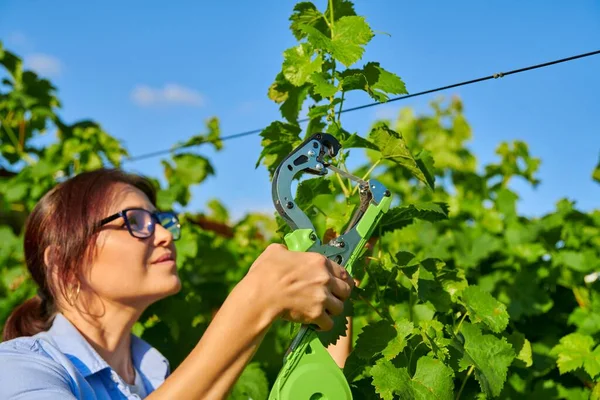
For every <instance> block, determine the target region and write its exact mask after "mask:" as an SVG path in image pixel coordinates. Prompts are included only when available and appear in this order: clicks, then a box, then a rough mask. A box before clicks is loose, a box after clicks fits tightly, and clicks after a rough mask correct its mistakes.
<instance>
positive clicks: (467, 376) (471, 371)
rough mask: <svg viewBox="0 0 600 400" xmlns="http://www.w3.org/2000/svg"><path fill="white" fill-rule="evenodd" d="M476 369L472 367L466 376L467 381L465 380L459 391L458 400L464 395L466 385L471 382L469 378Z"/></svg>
mask: <svg viewBox="0 0 600 400" xmlns="http://www.w3.org/2000/svg"><path fill="white" fill-rule="evenodd" d="M474 369H475V366H474V365H471V367H470V368H469V370H468V371H467V375H465V379H463V382H462V385H460V389H459V391H458V394H457V395H456V400H458V399H460V396H461V395H462V391H463V389H464V388H465V385H466V384H467V380H469V377H470V376H471V374H472V373H473V370H474Z"/></svg>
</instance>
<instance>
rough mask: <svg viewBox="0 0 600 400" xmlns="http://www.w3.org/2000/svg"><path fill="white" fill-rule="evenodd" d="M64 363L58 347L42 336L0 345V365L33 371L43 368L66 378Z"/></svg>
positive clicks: (18, 338) (22, 338)
mask: <svg viewBox="0 0 600 400" xmlns="http://www.w3.org/2000/svg"><path fill="white" fill-rule="evenodd" d="M65 361H68V360H67V358H66V357H65V356H64V354H63V353H62V352H61V351H60V349H59V348H58V346H57V345H56V344H55V343H54V342H53V341H52V339H51V338H49V337H46V336H44V335H35V336H22V337H17V338H14V339H11V340H7V341H4V342H2V343H0V364H4V365H11V366H15V367H18V368H28V367H31V368H34V369H38V368H40V367H41V366H43V368H45V369H48V368H50V369H51V370H52V371H53V372H54V373H58V374H60V375H62V376H65V377H68V375H69V374H68V371H67V370H66V369H65V365H64V364H65ZM5 362H7V363H6V364H5Z"/></svg>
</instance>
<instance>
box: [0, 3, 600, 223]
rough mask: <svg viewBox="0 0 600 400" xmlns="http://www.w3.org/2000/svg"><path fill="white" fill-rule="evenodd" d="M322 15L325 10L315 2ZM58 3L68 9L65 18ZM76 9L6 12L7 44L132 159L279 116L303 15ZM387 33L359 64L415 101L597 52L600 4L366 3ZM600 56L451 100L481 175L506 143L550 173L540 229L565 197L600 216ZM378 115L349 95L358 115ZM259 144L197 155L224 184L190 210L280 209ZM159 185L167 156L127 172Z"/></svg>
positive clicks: (526, 197)
mask: <svg viewBox="0 0 600 400" xmlns="http://www.w3.org/2000/svg"><path fill="white" fill-rule="evenodd" d="M315 3H316V4H317V5H318V6H319V7H320V8H323V4H324V2H323V1H318V2H315ZM59 4H60V7H59V6H58V5H59ZM166 4H167V3H165V2H158V1H141V0H132V1H126V2H123V1H115V0H106V1H103V2H81V1H74V0H65V1H61V2H58V3H57V2H49V1H42V0H0V40H2V41H3V42H4V44H5V46H6V47H7V48H8V49H10V50H13V51H15V52H17V54H19V55H20V56H22V57H24V59H25V61H26V64H27V65H28V66H29V67H31V68H33V69H36V70H37V71H38V72H39V73H41V74H43V75H45V76H48V77H49V78H51V79H52V81H53V82H54V83H55V85H56V86H57V87H58V90H59V92H58V94H59V97H60V98H61V99H62V102H63V109H62V116H63V117H64V119H65V120H67V121H75V120H79V119H83V118H91V119H94V120H96V121H98V122H100V123H101V124H102V125H103V126H104V128H105V129H106V130H107V131H108V132H110V133H111V134H112V135H114V136H115V137H117V138H119V139H121V140H123V141H124V143H125V145H126V147H127V148H128V150H129V151H130V153H131V154H132V155H138V154H143V153H147V152H151V151H154V150H157V149H163V148H168V147H170V146H171V145H172V144H173V143H175V142H178V141H182V140H185V139H187V138H188V137H189V136H191V135H194V134H197V133H198V132H200V131H203V130H204V121H205V120H206V119H207V118H209V117H211V116H217V117H218V118H219V119H220V121H221V126H222V130H223V134H224V135H228V134H233V133H237V132H240V131H245V130H249V129H255V128H261V127H264V126H266V125H267V124H269V123H270V122H271V121H273V120H275V119H278V118H279V112H278V106H277V105H276V104H275V103H273V102H271V101H270V100H269V99H268V98H267V97H266V91H267V88H268V86H269V85H270V83H271V82H272V80H273V79H274V77H275V75H276V73H277V72H278V71H279V70H280V67H281V61H282V53H283V51H284V50H285V49H287V48H289V47H291V46H292V45H294V43H295V39H294V38H293V36H292V35H291V33H290V31H289V29H288V26H289V22H288V17H289V15H290V13H291V11H292V8H293V6H294V4H295V2H294V1H287V0H285V1H282V0H263V1H255V2H246V1H237V2H216V1H212V2H199V1H178V2H171V3H169V5H168V6H166ZM356 9H357V12H358V13H359V14H360V15H363V16H365V17H366V19H367V21H368V22H369V23H370V25H371V27H372V28H373V29H374V30H375V31H380V32H387V33H388V34H389V35H391V36H387V35H383V34H380V35H377V36H376V37H375V38H374V39H373V41H372V42H371V43H370V44H369V45H368V46H367V51H366V52H365V55H364V58H363V60H364V61H365V62H367V61H379V62H381V64H382V66H383V67H385V68H386V69H388V70H390V71H393V72H395V73H397V74H398V75H400V76H401V77H402V79H403V80H404V81H405V83H406V86H407V89H408V91H409V92H411V93H413V92H418V91H421V90H425V89H430V88H433V87H437V86H443V85H446V84H451V83H455V82H459V81H463V80H468V79H472V78H476V77H481V76H486V75H489V74H492V73H495V72H501V71H507V70H511V69H514V68H520V67H524V66H528V65H531V64H537V63H541V62H545V61H550V60H553V59H558V58H563V57H568V56H571V55H575V54H579V53H585V52H590V51H594V50H598V49H600V2H598V1H594V0H579V1H576V2H548V1H542V0H531V1H527V2H523V1H516V0H505V1H486V2H481V1H461V2H442V1H438V2H427V1H421V2H407V1H398V0H393V1H392V0H386V1H384V0H370V1H366V0H363V1H356ZM599 72H600V55H597V56H593V57H590V58H586V59H580V60H576V61H573V62H569V63H565V64H560V65H555V66H551V67H548V68H544V69H540V70H536V71H531V72H526V73H522V74H518V75H513V76H509V77H505V78H503V79H500V80H491V81H486V82H484V83H479V84H476V85H472V86H467V87H461V88H457V89H453V90H450V91H446V92H443V93H442V94H443V95H444V96H451V95H458V96H460V97H461V98H462V100H463V102H464V105H465V114H466V116H467V118H468V120H469V122H470V123H471V126H472V128H473V133H474V138H473V140H472V141H471V142H470V144H469V147H470V148H471V149H472V151H473V152H474V153H475V154H476V155H477V157H478V159H479V161H480V164H482V163H486V162H490V161H493V160H495V159H496V158H495V154H494V151H495V149H496V147H497V145H498V144H499V143H500V142H501V141H511V140H515V139H519V140H524V141H526V142H527V143H528V144H529V146H530V151H531V152H532V154H533V155H534V156H536V157H540V158H541V159H542V165H541V168H540V173H539V177H540V179H541V180H542V184H541V185H540V186H538V188H537V189H535V190H532V189H529V188H527V187H526V186H525V185H523V184H520V183H518V182H516V183H515V185H514V188H515V189H516V190H517V191H518V192H519V194H520V196H521V199H520V202H519V210H520V211H521V212H523V213H526V214H528V215H541V214H543V213H545V212H548V211H550V210H552V209H553V207H554V204H555V203H556V201H558V200H559V199H560V198H563V197H567V198H570V199H573V200H576V201H577V204H578V206H579V207H580V208H582V209H584V210H590V209H593V208H598V202H599V200H600V185H598V184H596V183H595V182H593V181H592V179H591V172H592V170H593V168H594V166H595V165H596V163H597V162H598V158H599V155H600V127H599V124H598V115H599V113H600V100H599V97H598V93H600V75H599ZM439 95H440V94H435V95H428V96H423V97H419V98H415V99H410V100H408V101H402V102H395V103H390V104H386V105H381V106H378V107H373V108H370V109H365V110H362V111H357V112H354V113H349V114H346V115H345V116H344V117H343V118H344V120H345V127H346V129H348V130H351V131H356V132H358V133H359V134H361V135H365V134H366V133H367V130H368V127H369V126H370V124H371V123H372V122H373V121H374V120H375V119H376V118H378V117H382V116H385V117H391V116H394V115H395V114H396V113H397V111H398V109H399V108H400V107H409V106H410V107H413V108H415V110H416V111H417V112H428V110H429V106H428V104H429V102H430V101H432V100H433V99H434V98H436V97H438V96H439ZM367 102H371V100H370V99H369V98H368V97H367V96H366V95H364V96H354V97H353V98H352V99H351V101H349V102H348V104H347V105H348V106H349V107H350V106H354V105H359V104H363V103H367ZM260 150H261V147H260V137H259V136H258V135H256V136H250V137H245V138H242V139H238V140H233V141H228V142H225V149H224V150H223V151H221V152H219V153H214V152H213V151H212V150H210V149H209V148H200V149H198V152H199V153H201V154H205V155H207V156H209V157H210V158H211V161H212V162H213V164H214V166H215V168H216V171H217V175H216V177H213V178H210V179H209V180H208V181H207V182H206V183H205V184H203V185H201V186H200V187H199V188H198V189H196V190H194V199H193V202H192V205H191V208H192V209H199V210H201V209H202V208H203V207H204V204H205V203H206V201H207V200H208V199H211V198H218V199H220V200H221V201H223V202H224V203H225V205H226V206H228V207H229V208H230V211H231V213H232V215H233V216H234V217H237V216H240V215H242V214H243V213H244V212H246V211H248V210H262V211H267V212H272V211H273V205H272V202H271V190H270V182H269V178H268V174H267V172H266V171H265V169H264V167H262V166H261V167H259V168H258V169H255V168H254V166H255V163H256V160H257V158H258V155H259V153H260ZM125 167H126V168H127V169H129V170H133V171H137V172H142V173H145V174H148V175H153V176H160V175H162V166H161V163H160V158H153V159H148V160H144V161H139V162H132V163H128V164H126V165H125Z"/></svg>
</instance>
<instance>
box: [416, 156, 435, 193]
mask: <svg viewBox="0 0 600 400" xmlns="http://www.w3.org/2000/svg"><path fill="white" fill-rule="evenodd" d="M415 161H416V162H417V166H418V167H419V169H420V170H421V171H422V172H423V175H424V176H425V179H426V180H427V183H428V184H429V186H430V187H431V188H432V189H433V188H434V187H435V166H434V161H433V157H432V156H431V153H430V152H429V151H427V150H421V151H420V152H419V154H417V155H416V156H415Z"/></svg>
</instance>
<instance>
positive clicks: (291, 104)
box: [279, 83, 310, 124]
mask: <svg viewBox="0 0 600 400" xmlns="http://www.w3.org/2000/svg"><path fill="white" fill-rule="evenodd" d="M290 86H291V88H290V90H289V92H288V93H287V98H286V99H285V101H284V102H283V103H282V104H281V106H279V110H280V111H281V115H282V116H283V117H284V118H285V119H287V120H288V122H290V123H291V124H296V123H297V121H298V117H299V115H300V111H301V110H302V105H303V104H304V101H305V100H306V98H307V97H308V93H309V91H310V84H308V83H307V84H305V85H302V86H300V87H296V86H293V85H290Z"/></svg>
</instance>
